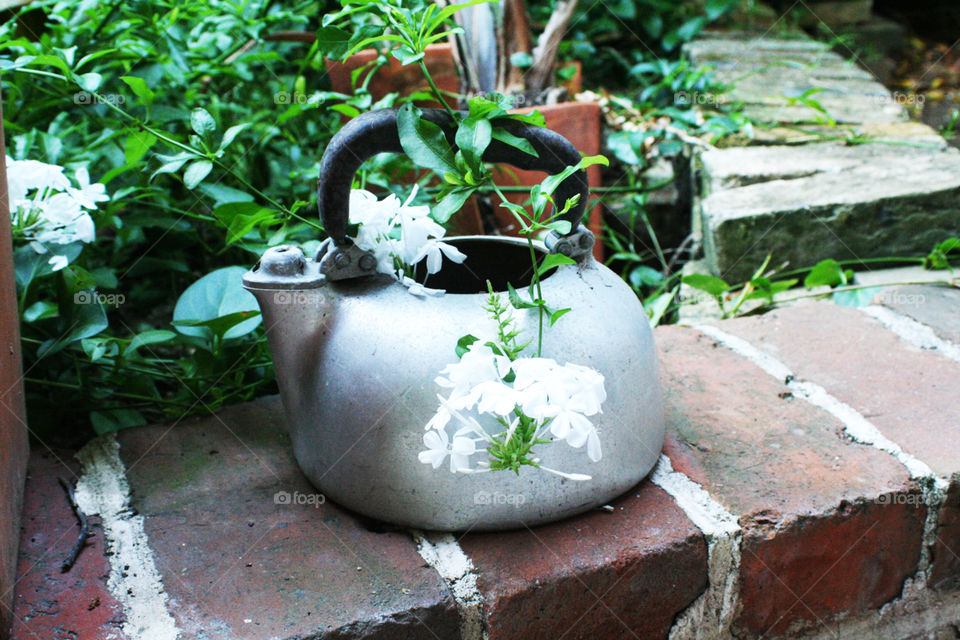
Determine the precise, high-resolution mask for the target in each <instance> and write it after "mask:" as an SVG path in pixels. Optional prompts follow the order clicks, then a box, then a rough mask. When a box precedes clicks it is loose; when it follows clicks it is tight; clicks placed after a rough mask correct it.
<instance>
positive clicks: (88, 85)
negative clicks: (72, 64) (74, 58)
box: [79, 73, 103, 93]
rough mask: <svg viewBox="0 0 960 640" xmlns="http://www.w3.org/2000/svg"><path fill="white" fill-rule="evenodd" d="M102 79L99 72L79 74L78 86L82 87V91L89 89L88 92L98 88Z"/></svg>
mask: <svg viewBox="0 0 960 640" xmlns="http://www.w3.org/2000/svg"><path fill="white" fill-rule="evenodd" d="M102 81H103V76H101V75H100V74H99V73H85V74H83V75H81V76H79V83H80V86H81V87H83V89H84V91H89V92H90V93H93V92H94V91H96V90H97V89H99V88H100V83H101V82H102Z"/></svg>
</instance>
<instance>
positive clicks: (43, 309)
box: [23, 300, 60, 322]
mask: <svg viewBox="0 0 960 640" xmlns="http://www.w3.org/2000/svg"><path fill="white" fill-rule="evenodd" d="M58 315H60V308H59V307H58V306H57V305H55V304H54V303H52V302H48V301H46V300H39V301H37V302H34V303H33V304H32V305H30V306H29V307H27V308H26V309H24V311H23V321H24V322H36V321H37V320H45V319H47V318H56V317H57V316H58Z"/></svg>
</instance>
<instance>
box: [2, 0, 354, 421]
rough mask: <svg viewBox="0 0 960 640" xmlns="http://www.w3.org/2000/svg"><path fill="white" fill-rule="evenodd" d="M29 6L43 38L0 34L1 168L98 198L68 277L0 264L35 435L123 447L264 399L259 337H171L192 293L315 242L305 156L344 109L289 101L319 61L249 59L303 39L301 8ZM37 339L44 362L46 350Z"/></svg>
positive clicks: (267, 377)
mask: <svg viewBox="0 0 960 640" xmlns="http://www.w3.org/2000/svg"><path fill="white" fill-rule="evenodd" d="M38 6H41V8H42V9H43V10H44V11H45V12H46V14H47V20H46V24H45V26H44V31H43V33H41V34H33V33H30V32H29V31H28V32H27V35H28V36H30V37H29V39H28V38H21V37H18V33H17V28H18V24H24V25H25V24H27V23H26V22H22V23H21V22H20V21H19V20H18V19H14V20H10V21H8V22H7V23H6V24H4V25H2V26H0V68H2V70H3V80H4V87H3V95H4V104H3V113H4V128H5V130H6V133H7V140H8V153H9V154H10V155H11V156H13V158H15V159H28V158H29V159H36V160H42V161H44V162H48V163H53V164H58V165H62V166H65V167H66V168H67V172H68V174H72V173H73V172H74V171H75V170H77V169H80V168H86V170H87V171H88V172H89V175H90V176H92V177H93V178H94V179H95V181H99V182H102V183H104V184H105V185H106V186H107V188H108V190H109V191H110V193H111V199H110V201H109V202H107V203H104V204H103V205H102V206H101V207H100V208H99V209H98V210H97V211H96V212H92V217H93V220H94V223H95V226H96V228H97V235H96V239H95V241H94V242H92V243H90V244H89V245H86V246H85V247H84V248H83V250H82V252H75V255H74V254H71V255H69V259H70V264H69V266H66V268H63V269H62V270H59V271H56V272H53V271H50V270H44V269H33V268H31V263H30V260H31V254H32V252H31V251H30V250H24V249H18V250H17V252H16V253H15V258H16V260H17V269H18V273H20V274H21V275H22V277H21V278H19V279H18V295H19V300H20V311H21V321H22V327H23V340H24V360H25V362H24V366H25V370H26V371H27V372H28V374H27V392H28V403H29V411H30V413H31V425H32V427H33V429H34V431H36V432H37V433H38V435H40V436H41V437H46V436H47V434H48V433H61V434H63V435H68V434H69V432H70V431H73V432H77V430H78V429H79V430H81V431H82V430H83V428H84V425H83V423H84V422H85V420H83V417H84V416H88V417H89V420H90V424H92V426H93V427H94V428H95V429H97V430H98V431H103V430H109V429H115V428H121V427H123V426H128V425H131V424H139V423H143V422H145V421H148V420H158V419H163V418H164V417H165V416H168V417H180V416H182V415H185V414H189V413H196V412H206V411H207V410H209V409H213V408H216V407H217V406H219V405H220V404H221V403H223V402H236V401H240V400H243V399H247V398H250V397H252V396H254V395H256V394H259V393H263V392H265V391H269V390H270V389H272V388H274V386H273V382H272V373H271V370H270V367H269V366H268V362H269V360H268V358H267V353H266V346H265V342H264V340H263V331H262V329H257V330H255V331H252V332H250V333H246V332H244V335H239V334H237V333H230V331H229V328H224V326H221V325H217V326H209V327H207V328H206V329H204V331H205V332H209V336H208V338H209V339H206V338H204V337H202V336H198V335H196V334H195V332H193V333H194V335H186V334H185V333H183V331H182V330H183V326H181V327H179V329H180V330H171V328H169V327H170V325H169V324H168V321H169V319H170V314H171V311H172V309H173V303H174V302H175V301H176V299H177V296H178V295H179V293H180V292H182V291H184V290H186V289H187V288H188V286H189V285H190V284H191V283H192V282H194V281H195V280H197V279H198V278H199V277H200V276H201V275H202V274H204V273H209V272H211V271H214V270H215V268H217V267H222V266H225V265H248V264H250V263H251V262H252V261H253V260H255V256H256V255H259V253H260V252H261V250H262V249H263V248H264V247H266V246H268V245H271V244H277V243H279V242H283V241H287V240H300V241H309V240H312V239H313V238H315V237H316V234H317V228H318V226H319V225H318V224H317V223H316V222H315V221H313V220H309V219H308V218H305V217H303V216H301V215H300V213H299V212H300V211H301V210H302V209H303V207H304V206H305V205H306V203H307V202H308V201H309V200H310V197H311V192H312V184H311V183H312V177H313V176H315V175H316V167H317V163H318V160H319V158H318V157H317V155H316V151H317V149H322V148H323V146H324V145H325V143H326V141H327V140H329V138H330V136H331V135H332V133H333V132H334V131H335V130H336V128H337V127H338V126H339V124H340V121H339V114H337V113H336V112H333V111H331V110H329V109H324V108H321V107H322V105H323V104H324V103H325V102H329V101H337V100H340V97H338V96H335V95H332V94H329V93H326V94H324V93H320V92H316V93H313V94H311V95H310V96H306V95H305V94H304V92H303V88H304V87H305V86H307V85H308V84H310V85H314V86H316V85H317V84H318V82H319V78H320V77H321V75H322V73H323V66H322V60H321V59H320V57H319V56H318V55H317V51H316V49H315V48H314V49H311V50H310V51H305V50H303V49H298V48H296V47H295V46H294V45H277V44H271V43H267V42H264V38H265V36H266V34H267V33H268V32H270V31H272V30H275V29H284V28H286V29H289V28H296V27H300V26H302V25H304V24H306V23H307V22H308V21H309V20H310V18H311V12H312V11H315V5H314V4H312V3H303V4H301V5H299V6H289V7H288V8H284V7H281V6H278V5H276V4H275V3H269V2H265V1H264V2H259V1H253V2H249V3H245V4H242V5H238V4H233V3H229V2H225V1H223V0H212V1H211V2H208V3H194V4H188V5H184V4H183V3H179V2H173V1H164V0H160V1H155V2H131V3H100V4H94V3H80V4H72V3H53V2H46V3H35V4H33V5H31V6H30V7H29V9H35V8H37V7H38ZM21 15H22V14H21ZM250 42H252V45H251V46H248V45H247V43H250ZM304 53H306V55H303V54H304ZM367 98H368V99H369V96H367ZM75 296H80V298H79V299H82V300H86V301H87V302H85V303H83V304H78V303H75V302H74V298H75ZM108 296H109V299H108V298H107V297H108ZM105 300H108V302H107V303H104V301H105ZM111 302H112V304H111ZM235 319H236V318H235ZM187 320H190V318H187ZM192 320H197V321H209V320H213V319H212V318H201V317H197V318H192ZM228 321H229V316H228V317H227V320H226V321H225V322H228ZM187 333H191V332H187ZM51 340H53V341H55V342H56V343H57V345H58V350H57V351H56V352H54V351H52V350H50V349H43V346H44V344H49V342H50V341H51ZM241 356H243V357H242V358H241ZM238 360H239V362H238ZM61 423H64V424H67V425H70V429H64V428H63V427H61V426H60V425H61Z"/></svg>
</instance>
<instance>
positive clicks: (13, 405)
mask: <svg viewBox="0 0 960 640" xmlns="http://www.w3.org/2000/svg"><path fill="white" fill-rule="evenodd" d="M3 153H4V145H3V119H2V117H0V154H3ZM0 184H2V185H3V190H2V192H0V598H2V601H0V638H6V637H7V632H8V630H9V629H10V626H11V624H12V622H13V620H12V618H11V617H10V616H11V614H10V611H11V608H12V606H13V584H14V580H15V576H16V568H17V543H18V542H19V540H20V507H21V502H22V500H23V482H24V479H25V477H26V472H27V457H28V456H29V453H30V452H29V443H28V440H27V427H26V409H25V406H24V396H23V380H22V373H21V363H20V326H19V314H18V313H17V292H16V287H15V285H14V280H13V250H12V247H13V245H12V242H11V238H10V210H9V203H8V202H7V189H6V184H7V173H6V167H5V166H4V164H3V163H0Z"/></svg>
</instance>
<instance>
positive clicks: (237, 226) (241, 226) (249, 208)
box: [213, 202, 281, 245]
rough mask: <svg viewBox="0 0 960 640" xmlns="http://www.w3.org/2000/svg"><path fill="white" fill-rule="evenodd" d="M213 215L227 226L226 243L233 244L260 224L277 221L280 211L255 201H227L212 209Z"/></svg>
mask: <svg viewBox="0 0 960 640" xmlns="http://www.w3.org/2000/svg"><path fill="white" fill-rule="evenodd" d="M213 215H214V217H216V218H217V219H218V220H220V221H221V222H222V223H223V224H224V226H225V227H227V244H228V245H230V244H233V243H234V242H236V241H237V240H241V239H242V238H243V237H244V236H245V235H247V234H248V233H250V232H251V231H252V230H253V228H254V227H256V226H258V225H261V224H273V223H276V222H279V221H280V219H281V217H280V212H279V211H277V210H275V209H268V208H266V207H261V206H260V205H259V204H257V203H256V202H229V203H227V204H222V205H220V206H219V207H217V208H216V209H214V210H213Z"/></svg>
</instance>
